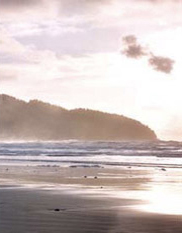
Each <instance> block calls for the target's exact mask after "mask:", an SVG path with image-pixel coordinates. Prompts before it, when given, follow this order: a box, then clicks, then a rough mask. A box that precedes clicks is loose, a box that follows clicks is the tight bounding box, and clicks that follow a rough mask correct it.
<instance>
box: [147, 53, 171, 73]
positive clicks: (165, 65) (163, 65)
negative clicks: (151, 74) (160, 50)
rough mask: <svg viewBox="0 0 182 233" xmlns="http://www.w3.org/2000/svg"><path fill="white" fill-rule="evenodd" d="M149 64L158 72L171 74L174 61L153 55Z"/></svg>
mask: <svg viewBox="0 0 182 233" xmlns="http://www.w3.org/2000/svg"><path fill="white" fill-rule="evenodd" d="M149 64H150V65H151V66H152V67H153V68H154V69H155V70H157V71H161V72H164V73H167V74H170V73H171V71H172V69H173V65H174V61H173V60H172V59H170V58H167V57H160V56H154V55H152V57H151V58H150V59H149Z"/></svg>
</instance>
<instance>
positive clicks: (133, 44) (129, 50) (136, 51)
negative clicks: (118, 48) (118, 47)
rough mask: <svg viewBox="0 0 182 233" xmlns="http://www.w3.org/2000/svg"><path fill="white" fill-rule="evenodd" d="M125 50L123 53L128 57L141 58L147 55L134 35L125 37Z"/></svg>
mask: <svg viewBox="0 0 182 233" xmlns="http://www.w3.org/2000/svg"><path fill="white" fill-rule="evenodd" d="M123 43H124V49H123V51H122V53H123V54H125V55H126V56H127V57H130V58H140V57H142V56H145V55H146V52H145V49H144V48H143V47H142V46H141V45H140V44H138V42H137V38H136V37H135V36H134V35H129V36H125V37H123Z"/></svg>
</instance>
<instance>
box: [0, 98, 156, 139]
mask: <svg viewBox="0 0 182 233" xmlns="http://www.w3.org/2000/svg"><path fill="white" fill-rule="evenodd" d="M0 138H1V139H15V140H18V139H25V140H26V139H27V140H37V139H38V140H62V139H80V140H156V139H157V138H156V135H155V133H154V132H153V131H152V130H151V129H149V128H148V127H147V126H144V125H143V124H141V123H140V122H138V121H135V120H132V119H129V118H127V117H124V116H119V115H116V114H108V113H103V112H98V111H92V110H85V109H75V110H71V111H69V110H66V109H64V108H61V107H57V106H53V105H50V104H47V103H43V102H40V101H37V100H32V101H30V102H28V103H27V102H24V101H21V100H17V99H15V98H13V97H10V96H7V95H0Z"/></svg>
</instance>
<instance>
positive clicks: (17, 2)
mask: <svg viewBox="0 0 182 233" xmlns="http://www.w3.org/2000/svg"><path fill="white" fill-rule="evenodd" d="M41 3H42V0H0V7H1V8H15V9H16V7H30V6H34V5H39V4H41Z"/></svg>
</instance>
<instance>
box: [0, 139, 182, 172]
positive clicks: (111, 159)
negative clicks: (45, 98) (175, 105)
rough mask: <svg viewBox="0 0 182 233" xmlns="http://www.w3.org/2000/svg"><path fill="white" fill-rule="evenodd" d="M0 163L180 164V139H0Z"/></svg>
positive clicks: (181, 160) (46, 164) (170, 165)
mask: <svg viewBox="0 0 182 233" xmlns="http://www.w3.org/2000/svg"><path fill="white" fill-rule="evenodd" d="M0 163H1V164H13V165H35V166H37V165H42V166H44V165H45V166H70V167H100V166H145V167H153V166H154V167H155V166H158V167H172V168H182V142H174V141H170V142H165V141H155V142H149V141H148V142H142V141H137V142H136V141H134V142H108V141H74V140H68V141H60V142H1V143H0Z"/></svg>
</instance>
